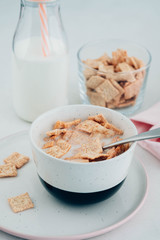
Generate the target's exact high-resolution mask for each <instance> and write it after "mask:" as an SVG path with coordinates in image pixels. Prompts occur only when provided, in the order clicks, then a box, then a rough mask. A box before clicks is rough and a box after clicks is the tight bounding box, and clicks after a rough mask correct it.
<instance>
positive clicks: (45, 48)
mask: <svg viewBox="0 0 160 240" xmlns="http://www.w3.org/2000/svg"><path fill="white" fill-rule="evenodd" d="M39 15H40V21H41V37H42V40H41V41H42V52H43V55H44V57H47V56H49V53H50V50H49V35H48V20H47V9H46V5H45V4H44V3H39Z"/></svg>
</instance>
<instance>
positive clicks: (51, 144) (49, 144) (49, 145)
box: [42, 141, 54, 149]
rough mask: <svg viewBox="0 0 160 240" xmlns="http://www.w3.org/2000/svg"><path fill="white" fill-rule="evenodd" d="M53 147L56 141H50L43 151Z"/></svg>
mask: <svg viewBox="0 0 160 240" xmlns="http://www.w3.org/2000/svg"><path fill="white" fill-rule="evenodd" d="M53 145H54V141H48V142H46V143H45V144H44V145H43V147H42V149H46V148H50V147H53Z"/></svg>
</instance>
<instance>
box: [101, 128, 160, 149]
mask: <svg viewBox="0 0 160 240" xmlns="http://www.w3.org/2000/svg"><path fill="white" fill-rule="evenodd" d="M159 137H160V128H156V129H153V130H150V131H147V132H143V133H140V134H137V135H135V136H133V137H130V138H126V139H124V140H121V141H118V142H115V143H111V144H108V145H106V146H103V147H102V149H103V150H106V149H107V148H110V147H114V146H117V145H121V144H124V143H129V142H137V141H141V140H145V139H152V138H159Z"/></svg>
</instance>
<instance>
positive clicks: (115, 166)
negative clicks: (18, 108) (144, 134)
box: [30, 105, 137, 201]
mask: <svg viewBox="0 0 160 240" xmlns="http://www.w3.org/2000/svg"><path fill="white" fill-rule="evenodd" d="M100 113H101V114H103V115H104V116H105V117H106V119H107V120H108V121H109V122H110V123H112V124H114V125H115V126H117V127H118V128H120V129H122V130H123V131H124V134H123V136H122V137H123V138H127V137H130V136H132V135H135V134H137V130H136V128H135V126H134V124H133V123H132V122H131V121H130V120H129V119H128V118H127V117H125V116H124V115H122V114H121V113H119V112H116V111H113V110H111V109H107V108H103V107H99V106H92V105H68V106H64V107H59V108H55V109H53V110H51V111H49V112H46V113H44V114H42V115H41V116H40V117H38V118H37V119H36V120H35V121H34V122H33V123H32V126H31V129H30V142H31V147H32V152H33V158H34V161H35V165H36V168H37V173H38V175H39V177H40V180H41V182H42V183H43V185H44V186H45V188H46V189H47V190H49V191H50V192H51V193H52V194H54V195H55V196H58V197H59V196H62V197H64V198H65V199H69V201H70V200H71V199H72V200H74V201H75V200H76V199H78V200H80V199H81V200H82V201H85V200H86V199H87V200H89V201H95V200H96V199H99V197H100V198H101V199H102V198H106V197H109V196H111V195H112V194H113V193H115V192H116V191H117V190H118V189H119V188H120V186H121V185H122V183H123V181H124V180H125V178H126V177H127V174H128V171H129V167H130V165H131V162H132V159H133V154H134V149H135V146H136V143H133V144H132V145H131V146H130V148H129V149H128V150H127V151H126V152H124V153H122V154H121V155H119V156H117V157H114V158H112V159H109V160H103V161H98V162H88V163H80V162H74V161H68V160H63V159H58V158H55V157H52V156H51V155H48V154H46V153H45V151H43V149H42V148H41V146H42V141H43V138H44V136H45V133H46V132H47V131H48V129H52V127H53V124H54V123H55V122H56V121H58V120H62V121H71V120H73V119H78V118H80V119H82V120H85V119H87V118H88V116H91V115H96V114H100ZM97 196H99V197H98V198H97Z"/></svg>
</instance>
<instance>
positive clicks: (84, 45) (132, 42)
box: [77, 38, 152, 75]
mask: <svg viewBox="0 0 160 240" xmlns="http://www.w3.org/2000/svg"><path fill="white" fill-rule="evenodd" d="M115 40H116V41H125V42H128V43H130V44H133V45H136V46H137V47H140V48H142V49H144V50H145V51H146V53H147V54H148V62H147V64H146V65H145V66H144V67H142V68H139V69H136V70H133V71H129V72H114V73H112V74H113V75H117V74H118V75H125V74H129V73H138V72H141V71H143V70H146V69H147V68H149V67H150V65H151V61H152V56H151V53H150V51H149V50H148V49H147V48H146V47H145V46H143V45H141V44H139V43H137V42H136V41H132V40H127V39H121V38H106V39H97V40H94V41H93V40H91V41H88V42H87V43H85V44H83V45H82V46H81V47H80V48H79V50H78V51H77V59H78V62H79V64H80V65H82V66H83V67H85V68H88V69H91V70H93V71H95V72H98V73H101V74H106V73H107V72H103V71H100V70H97V69H94V68H92V67H90V66H88V65H87V64H85V63H83V62H82V60H81V58H80V53H81V51H82V50H83V49H85V48H86V47H88V46H91V45H94V44H96V43H102V42H106V41H115ZM108 73H110V72H109V71H108Z"/></svg>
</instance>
